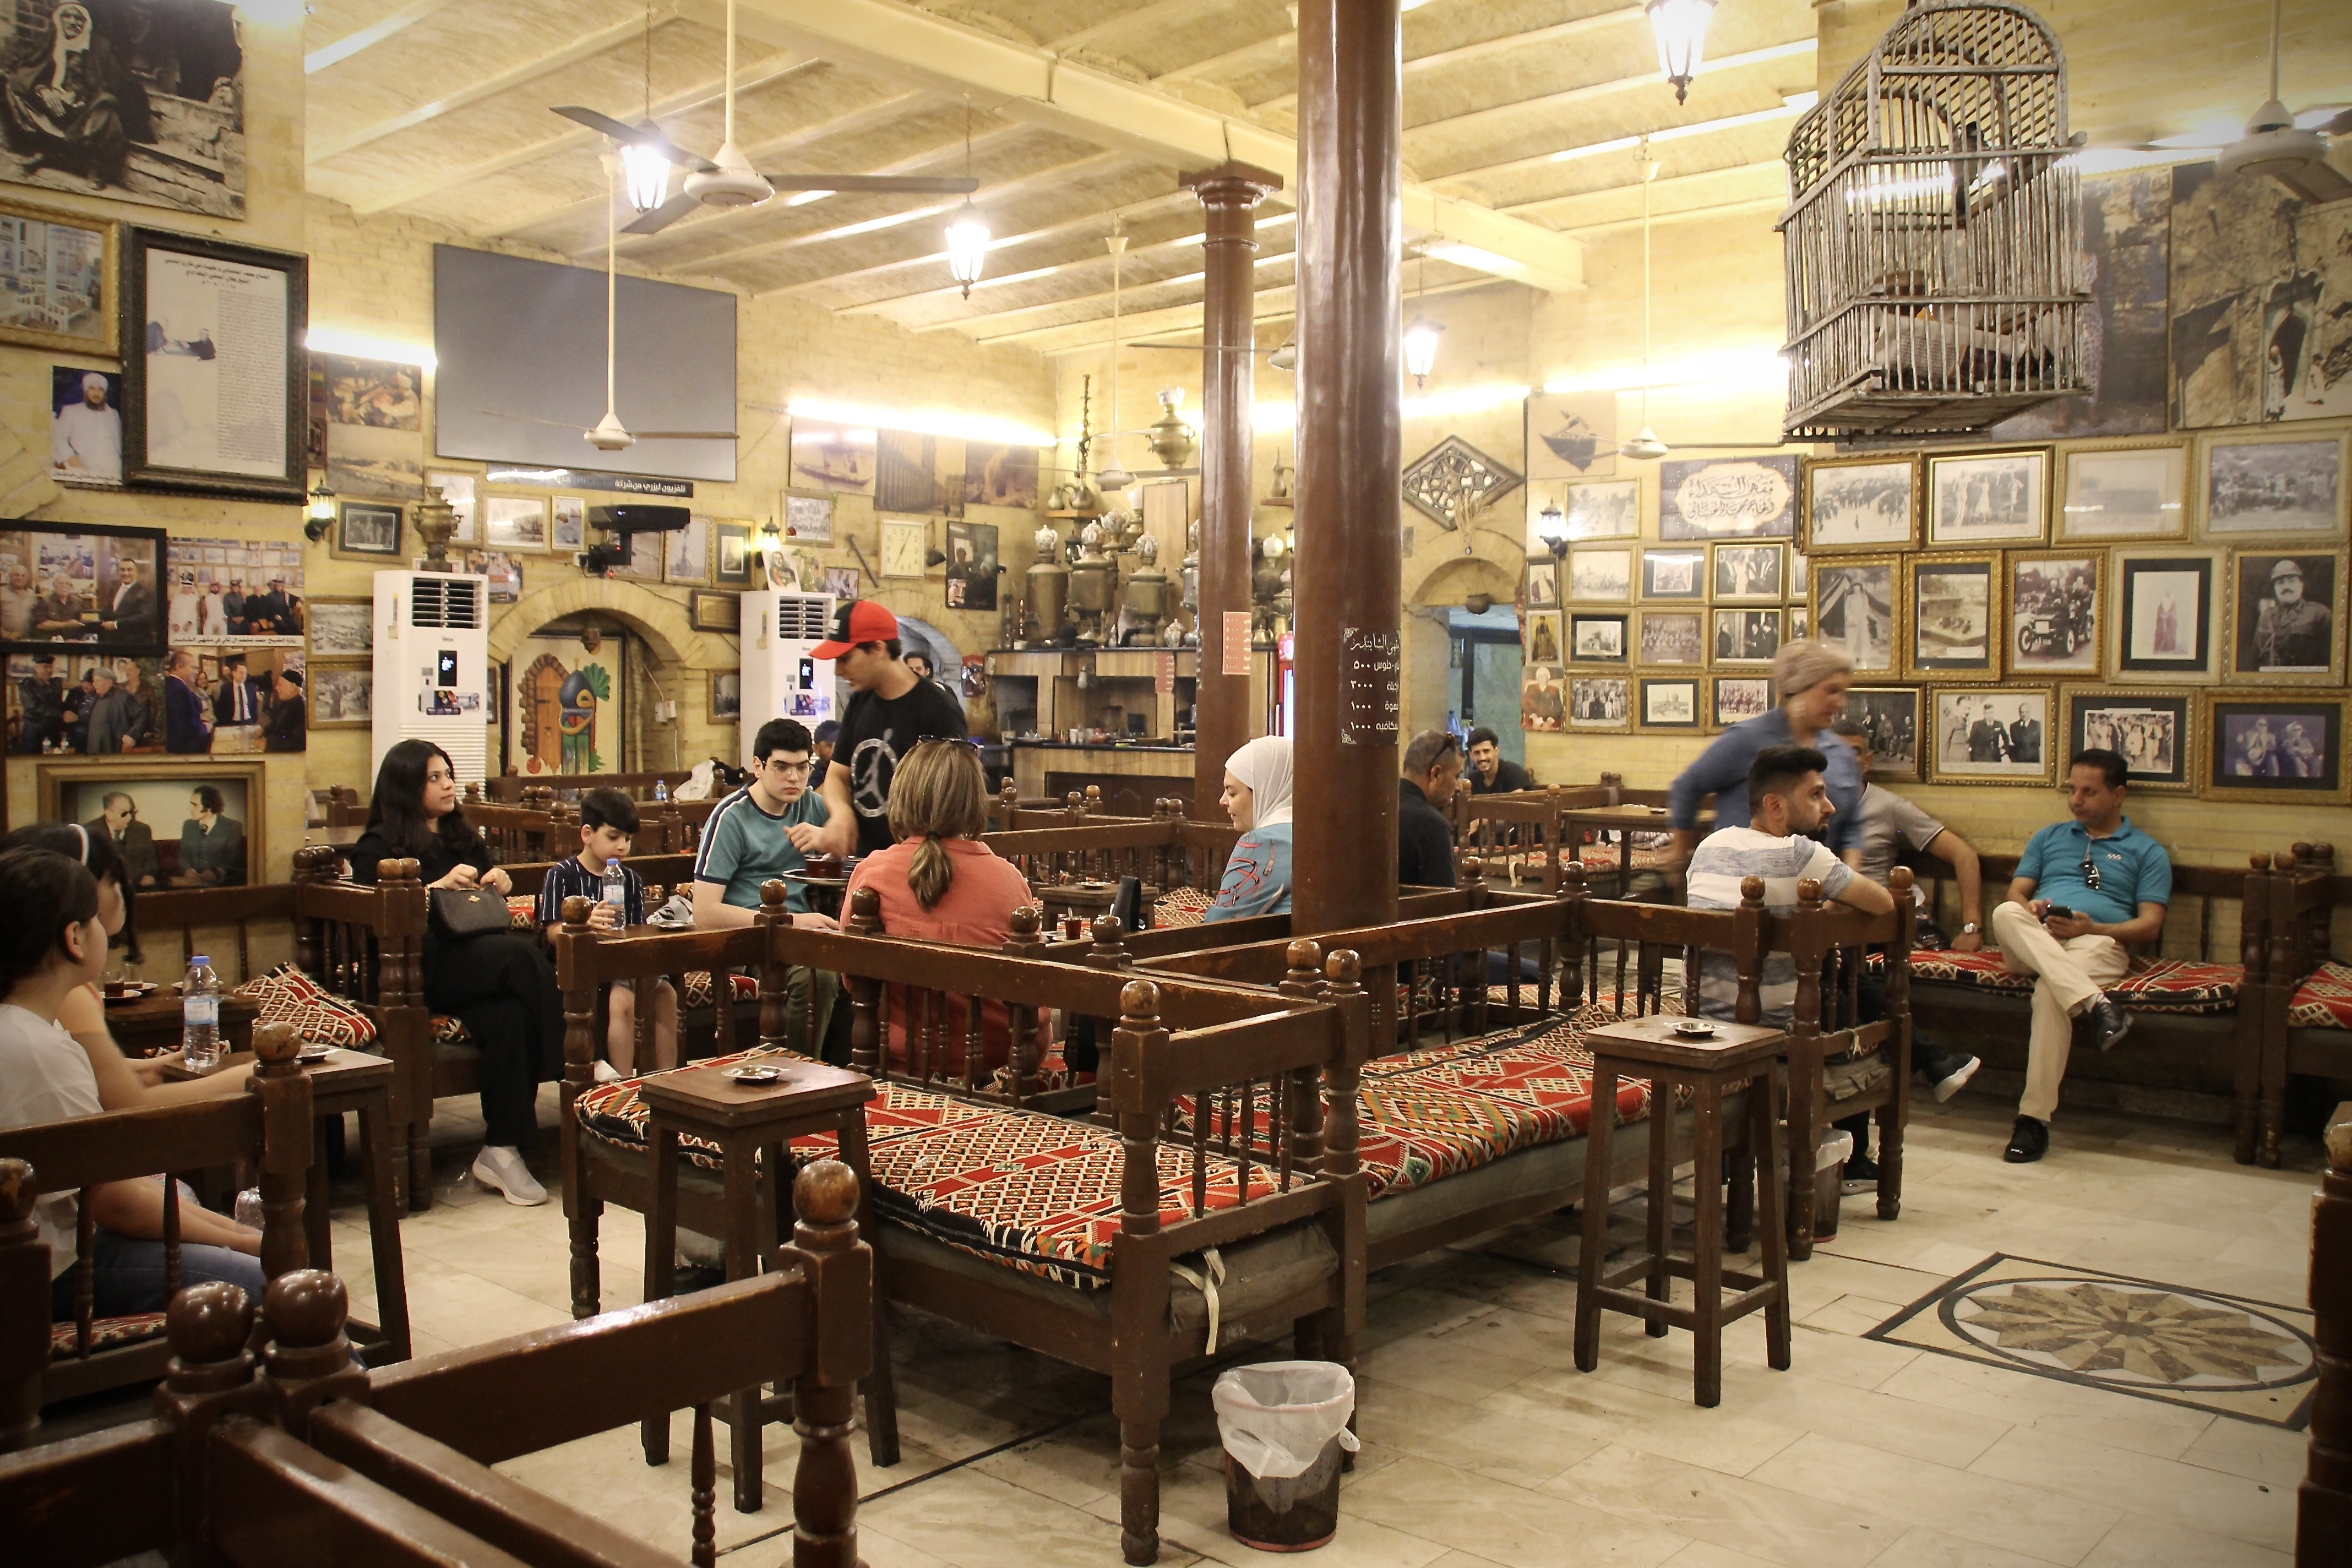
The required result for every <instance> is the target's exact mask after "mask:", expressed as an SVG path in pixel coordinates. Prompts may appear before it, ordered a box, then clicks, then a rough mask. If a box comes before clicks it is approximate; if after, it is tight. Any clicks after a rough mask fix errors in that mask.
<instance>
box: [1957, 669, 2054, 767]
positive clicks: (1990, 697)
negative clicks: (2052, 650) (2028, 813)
mask: <svg viewBox="0 0 2352 1568" xmlns="http://www.w3.org/2000/svg"><path fill="white" fill-rule="evenodd" d="M1925 706H1926V709H1927V723H1928V730H1927V736H1926V738H1925V740H1924V741H1923V742H1922V744H1923V747H1924V748H1925V750H1926V752H1927V755H1926V756H1925V758H1924V759H1923V761H1924V762H1925V763H1927V780H1928V782H1929V783H1930V784H2049V783H2050V782H2051V780H2052V779H2053V778H2054V777H2056V773H2055V772H2054V769H2055V767H2056V758H2057V755H2058V752H2059V742H2062V741H2063V740H2064V739H2065V736H2064V734H2063V731H2056V722H2057V720H2058V689H2057V688H2056V687H2054V686H2010V685H1996V686H1931V687H1929V688H1927V699H1926V703H1925ZM2020 706H2022V707H2023V709H2024V712H2023V714H2022V715H2020V714H2019V713H2018V712H2017V709H2018V707H2020ZM2020 722H2027V723H2032V724H2038V725H2039V726H2040V732H2039V741H2040V745H2039V746H2038V748H2035V749H2037V750H2038V751H2039V752H2040V756H2039V757H2038V758H2037V759H2036V760H2035V761H2033V762H2032V763H2023V762H2011V761H2008V760H2006V759H2001V760H1987V759H1984V758H1982V757H1981V756H1979V755H1977V753H1979V752H1984V751H1987V750H1990V749H1992V748H1994V747H1999V748H2000V749H2002V750H2004V751H2005V750H2008V749H2009V748H2011V747H2012V746H2016V745H2018V742H2017V741H2016V740H2014V739H2013V737H2015V736H2016V733H2017V731H2016V726H2017V725H2018V724H2019V723H2020ZM1979 724H1990V725H1992V726H1994V727H1995V728H1997V729H1999V730H2000V731H2001V733H2000V737H1999V738H1998V739H1997V740H1996V739H1993V738H1991V737H1986V738H1985V739H1984V740H1983V741H1981V742H1980V741H1979V737H1978V733H1977V726H1978V725H1979ZM2034 738H2035V737H2034V735H2033V733H2032V731H2028V733H2027V735H2026V736H2025V737H2024V739H2025V740H2027V741H2031V740H2032V739H2034ZM2019 749H2021V750H2022V749H2023V748H2022V747H2020V748H2019ZM1955 752H1958V753H1961V754H1959V755H1955V754H1954V753H1955Z"/></svg>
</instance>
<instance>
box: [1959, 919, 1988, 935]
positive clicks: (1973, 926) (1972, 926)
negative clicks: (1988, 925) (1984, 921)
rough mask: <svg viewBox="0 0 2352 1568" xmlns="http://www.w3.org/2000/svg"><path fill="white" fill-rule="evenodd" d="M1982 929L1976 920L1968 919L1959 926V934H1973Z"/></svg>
mask: <svg viewBox="0 0 2352 1568" xmlns="http://www.w3.org/2000/svg"><path fill="white" fill-rule="evenodd" d="M1983 929H1984V928H1983V927H1981V926H1979V925H1978V924H1977V922H1976V921H1969V923H1968V924H1966V925H1964V926H1962V927H1961V928H1960V934H1961V935H1962V936H1974V935H1976V934H1977V932H1978V931H1981V930H1983Z"/></svg>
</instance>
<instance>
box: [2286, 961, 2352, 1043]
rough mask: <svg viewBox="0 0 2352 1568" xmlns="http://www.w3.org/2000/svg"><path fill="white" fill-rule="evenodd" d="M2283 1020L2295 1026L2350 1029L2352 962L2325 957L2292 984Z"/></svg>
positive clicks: (2297, 1027) (2298, 1027)
mask: <svg viewBox="0 0 2352 1568" xmlns="http://www.w3.org/2000/svg"><path fill="white" fill-rule="evenodd" d="M2286 1021H2287V1026H2289V1027H2290V1028H2296V1029H2352V964H2345V963H2336V961H2335V960H2334V959H2332V958H2331V959H2329V960H2328V961H2327V962H2326V963H2323V964H2321V965H2320V966H2319V968H2318V969H2317V971H2316V972H2315V973H2313V974H2312V976H2311V978H2310V979H2308V980H2306V981H2305V982H2304V983H2303V984H2301V985H2298V986H2296V987H2295V990H2294V1000H2293V1001H2292V1002H2289V1003H2288V1004H2287V1006H2286Z"/></svg>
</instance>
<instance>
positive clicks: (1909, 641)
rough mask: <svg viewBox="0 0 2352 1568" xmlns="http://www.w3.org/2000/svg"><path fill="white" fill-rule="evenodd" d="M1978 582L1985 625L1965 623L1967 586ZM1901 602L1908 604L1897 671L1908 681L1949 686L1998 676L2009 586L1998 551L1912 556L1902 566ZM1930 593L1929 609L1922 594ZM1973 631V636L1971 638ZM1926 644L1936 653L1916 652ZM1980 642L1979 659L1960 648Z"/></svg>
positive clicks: (1970, 596) (1968, 597) (1970, 606)
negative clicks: (1906, 633)
mask: <svg viewBox="0 0 2352 1568" xmlns="http://www.w3.org/2000/svg"><path fill="white" fill-rule="evenodd" d="M1979 580H1981V581H1982V583H1983V599H1984V606H1983V614H1984V622H1985V624H1984V625H1983V626H1981V627H1972V626H1969V625H1968V624H1967V622H1968V617H1969V613H1970V611H1971V610H1973V609H1974V607H1975V605H1974V604H1973V600H1974V598H1975V597H1976V595H1974V594H1972V593H1970V592H1969V591H1968V589H1967V585H1968V584H1970V583H1973V582H1976V581H1979ZM1903 581H1904V595H1903V597H1904V602H1905V603H1906V605H1909V606H1910V623H1911V625H1910V636H1909V637H1906V639H1905V640H1904V645H1903V673H1904V678H1905V679H1908V680H1929V681H1940V682H1943V683H1945V684H1953V683H1957V682H1960V681H1971V680H1999V679H2000V678H2001V667H2002V662H2003V661H2002V657H2001V656H2002V654H2003V652H2004V648H2003V642H2004V639H2005V638H2006V637H2007V630H2006V627H2007V625H2008V622H2007V618H2006V617H2005V616H2003V615H2002V614H2001V612H2002V610H2003V609H2004V608H2006V605H2005V600H2006V598H2007V595H2008V591H2009V583H2008V577H2007V574H2006V572H2005V571H2004V569H2003V567H2002V564H2001V552H2000V551H1998V550H1986V551H1971V552H1968V553H1965V554H1961V553H1950V554H1942V555H1915V556H1912V557H1910V558H1908V559H1907V560H1906V562H1905V563H1904V574H1903ZM1929 593H1932V594H1934V595H1936V598H1935V601H1934V603H1933V604H1932V605H1931V604H1930V603H1929V602H1928V601H1927V599H1926V598H1924V597H1923V596H1922V595H1925V594H1929ZM1971 632H1974V633H1976V634H1977V635H1974V636H1971V635H1970V633H1971ZM1930 642H1932V644H1933V646H1934V647H1936V648H1937V649H1938V650H1939V651H1937V652H1933V653H1926V652H1922V651H1921V650H1922V648H1923V647H1927V646H1928V645H1929V643H1930ZM1978 643H1981V644H1982V645H1983V647H1984V653H1983V657H1982V658H1981V659H1980V660H1979V659H1978V658H1973V657H1971V656H1970V655H1969V653H1968V652H1967V651H1966V650H1967V649H1969V648H1970V647H1974V646H1975V645H1977V644H1978Z"/></svg>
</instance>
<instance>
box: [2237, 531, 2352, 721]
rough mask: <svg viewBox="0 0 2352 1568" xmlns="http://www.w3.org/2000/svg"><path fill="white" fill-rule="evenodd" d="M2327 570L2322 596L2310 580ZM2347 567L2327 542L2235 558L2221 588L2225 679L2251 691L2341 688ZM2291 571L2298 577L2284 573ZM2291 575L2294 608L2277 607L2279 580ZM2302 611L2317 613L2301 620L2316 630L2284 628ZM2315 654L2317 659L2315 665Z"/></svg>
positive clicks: (2272, 548) (2338, 550)
mask: <svg viewBox="0 0 2352 1568" xmlns="http://www.w3.org/2000/svg"><path fill="white" fill-rule="evenodd" d="M2323 563H2324V564H2325V566H2326V572H2327V575H2328V577H2329V579H2330V580H2329V581H2328V582H2327V584H2326V585H2325V591H2324V592H2320V591H2317V590H2316V589H2315V584H2313V582H2312V579H2313V578H2315V577H2316V576H2317V575H2318V572H2317V571H2316V570H2315V568H2316V567H2318V566H2320V565H2322V564H2323ZM2346 563H2347V552H2345V551H2344V550H2343V549H2342V548H2341V547H2336V548H2329V547H2327V546H2326V544H2325V542H2322V543H2321V545H2320V547H2319V548H2316V549H2311V550H2302V549H2297V548H2295V547H2294V546H2293V545H2285V544H2273V545H2270V546H2267V547H2257V548H2255V549H2252V550H2232V551H2231V552H2230V559H2229V564H2228V569H2227V572H2228V574H2227V577H2226V580H2225V581H2224V583H2223V584H2222V589H2221V594H2222V614H2223V621H2224V626H2225V629H2224V631H2223V632H2222V634H2221V668H2222V671H2223V679H2227V680H2231V681H2235V682H2238V683H2240V684H2243V685H2253V686H2341V685H2343V684H2344V599H2345V591H2346V586H2347V584H2346V579H2345V567H2346ZM2289 565H2292V566H2294V567H2295V568H2297V570H2296V571H2294V573H2292V574H2288V573H2285V572H2284V568H2285V567H2287V566H2289ZM2288 575H2292V576H2293V577H2294V581H2295V583H2296V593H2297V595H2298V598H2299V601H2300V604H2299V605H2296V606H2286V605H2282V604H2280V602H2279V600H2278V595H2279V594H2280V593H2281V592H2282V586H2281V584H2282V580H2283V578H2284V577H2285V576H2288ZM2264 595H2269V596H2268V597H2264ZM2303 605H2308V606H2312V607H2313V608H2314V609H2315V612H2316V615H2315V616H2301V617H2300V618H2303V619H2307V620H2313V621H2314V622H2315V624H2313V625H2309V626H2300V627H2297V626H2294V625H2292V624H2282V622H2283V621H2284V620H2285V617H2288V616H2297V613H2298V610H2299V609H2300V608H2301V606H2303ZM2313 654H2316V655H2318V656H2319V657H2318V659H2312V658H2309V656H2310V655H2313ZM2322 660H2324V661H2325V662H2324V663H2323V662H2321V661H2322Z"/></svg>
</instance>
